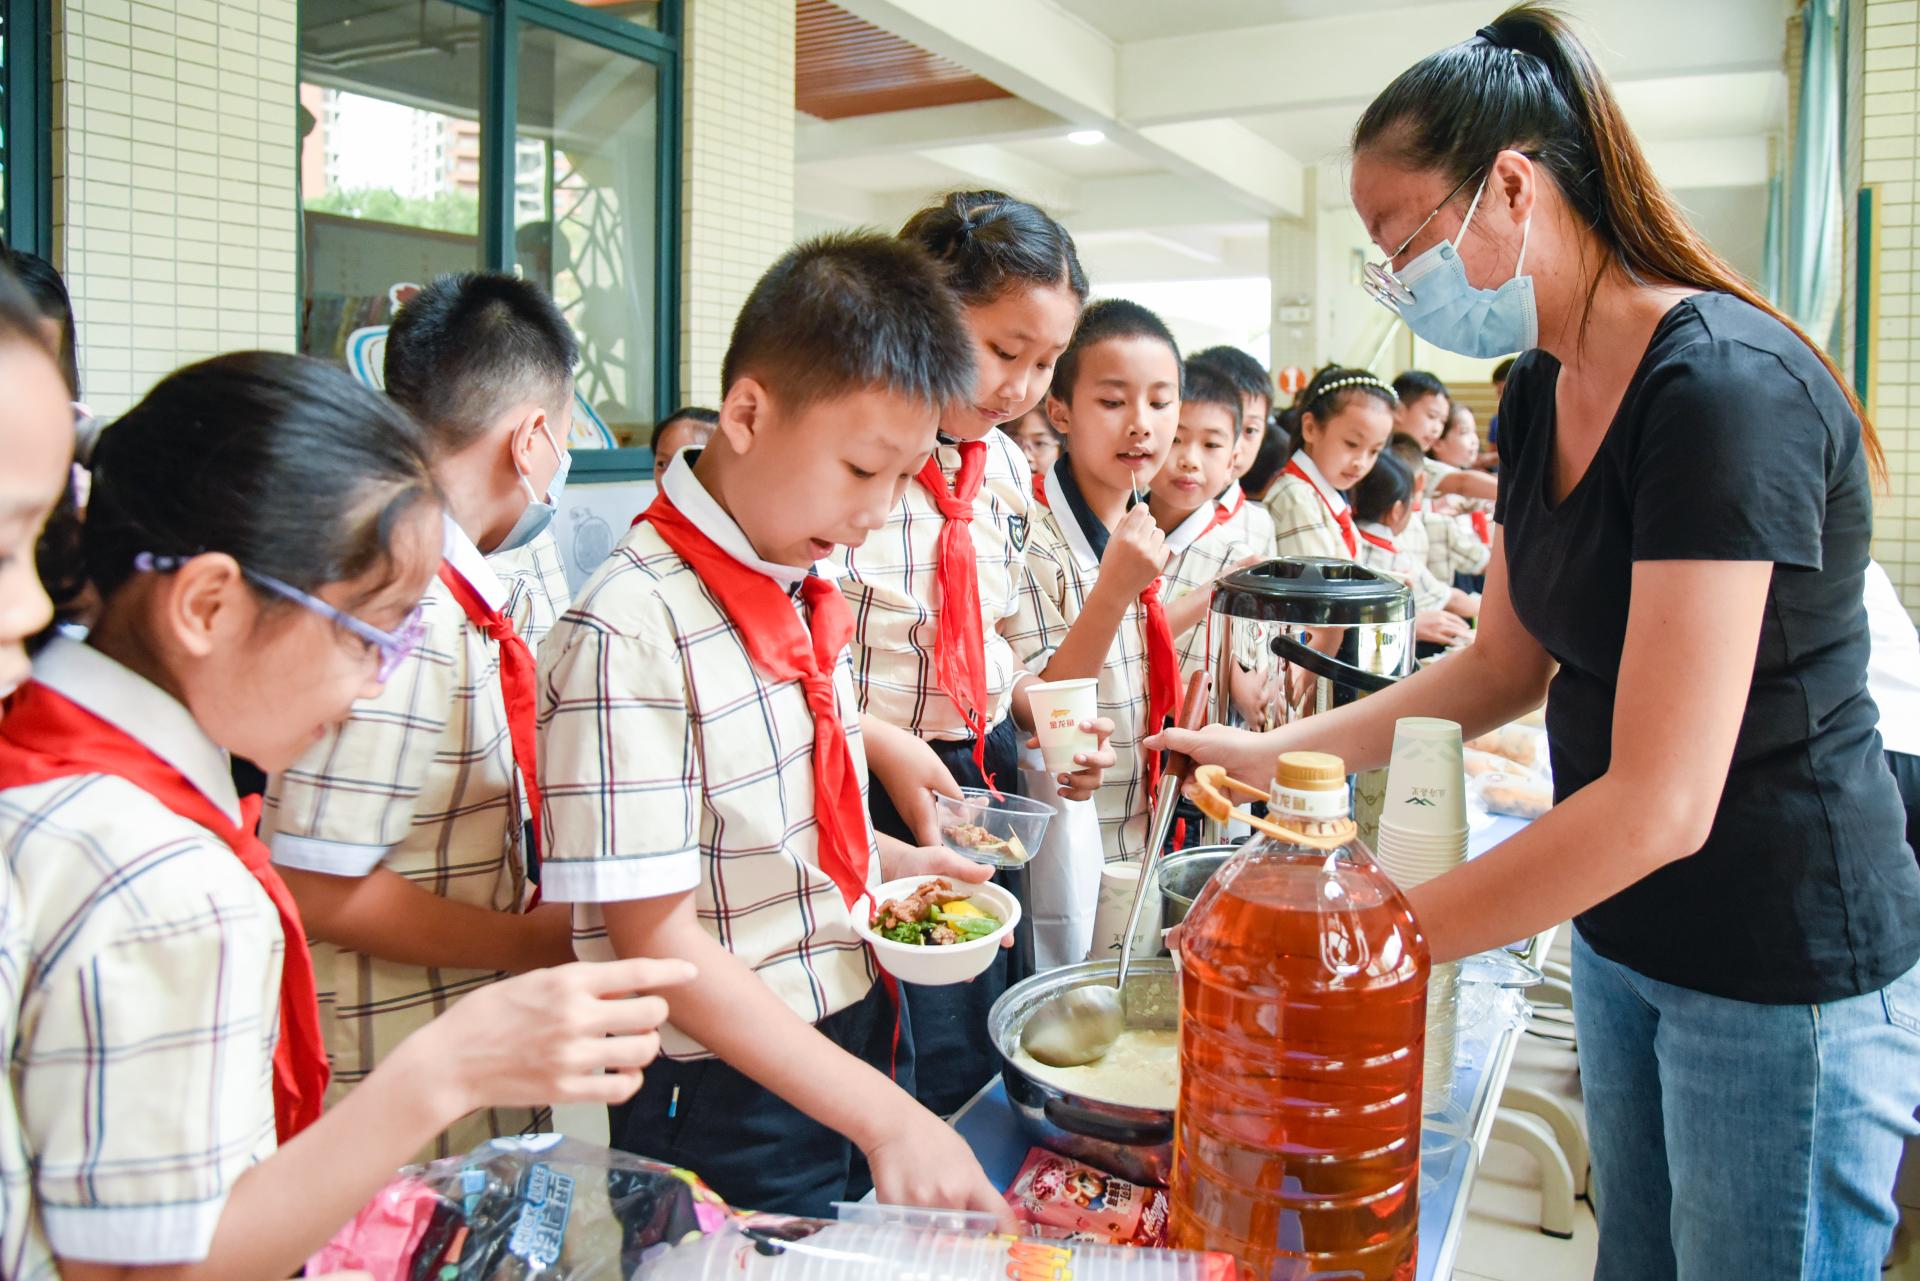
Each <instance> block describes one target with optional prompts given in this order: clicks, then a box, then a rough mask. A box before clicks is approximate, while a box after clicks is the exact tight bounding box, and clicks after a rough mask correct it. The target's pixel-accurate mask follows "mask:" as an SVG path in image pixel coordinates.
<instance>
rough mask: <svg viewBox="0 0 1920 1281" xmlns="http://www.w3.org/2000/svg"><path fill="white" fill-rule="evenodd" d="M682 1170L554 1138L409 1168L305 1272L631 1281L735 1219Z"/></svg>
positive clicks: (509, 1142)
mask: <svg viewBox="0 0 1920 1281" xmlns="http://www.w3.org/2000/svg"><path fill="white" fill-rule="evenodd" d="M727 1218H728V1214H727V1209H726V1206H725V1204H724V1203H723V1202H722V1201H721V1200H720V1198H719V1197H717V1196H715V1195H714V1194H713V1193H712V1191H710V1190H709V1189H708V1188H707V1187H706V1185H705V1184H703V1183H701V1182H700V1180H699V1179H698V1178H697V1177H695V1176H694V1175H692V1174H690V1173H688V1172H687V1171H685V1170H679V1169H675V1168H674V1167H672V1166H667V1165H662V1164H660V1163H659V1162H656V1161H648V1160H646V1159H644V1158H642V1157H636V1156H629V1155H628V1154H627V1153H625V1152H614V1151H612V1150H610V1149H607V1148H603V1147H597V1146H595V1145H592V1144H587V1143H580V1142H577V1141H575V1140H573V1139H564V1138H562V1137H561V1136H559V1135H557V1134H536V1135H529V1136H526V1137H524V1138H505V1139H495V1140H493V1141H492V1142H490V1143H485V1144H482V1145H481V1146H480V1147H477V1148H475V1149H474V1150H473V1151H472V1152H470V1153H468V1154H467V1155H466V1156H463V1157H448V1158H447V1159H445V1160H442V1161H435V1162H433V1163H432V1164H431V1165H427V1166H410V1167H408V1168H407V1169H406V1170H403V1171H402V1172H401V1174H400V1177H399V1178H398V1179H397V1180H395V1182H394V1183H392V1184H390V1185H389V1186H388V1187H387V1188H386V1189H383V1190H382V1191H381V1192H380V1193H379V1194H378V1195H376V1196H375V1198H374V1200H373V1201H372V1202H371V1203H370V1204H369V1205H368V1207H367V1208H366V1209H364V1210H362V1211H361V1213H360V1214H359V1215H358V1216H356V1217H355V1219H354V1221H353V1222H352V1223H349V1224H348V1225H347V1226H346V1227H344V1228H342V1229H341V1230H340V1231H339V1232H338V1233H336V1234H335V1235H334V1238H333V1240H332V1241H330V1242H328V1243H327V1245H326V1246H325V1247H324V1248H323V1249H322V1250H321V1252H320V1253H319V1254H316V1255H315V1256H314V1258H313V1260H312V1261H311V1262H310V1263H309V1264H308V1271H309V1272H310V1273H311V1272H314V1271H316V1270H317V1269H319V1268H333V1269H338V1268H341V1267H356V1268H362V1269H365V1270H366V1271H368V1272H370V1273H372V1274H373V1276H374V1277H375V1281H535V1279H536V1278H538V1279H540V1281H624V1279H625V1278H627V1277H629V1276H631V1275H632V1273H633V1270H634V1268H635V1267H636V1266H637V1265H638V1263H639V1262H640V1259H641V1258H642V1256H643V1255H645V1254H646V1253H647V1252H649V1251H651V1250H655V1249H658V1248H660V1247H663V1246H672V1245H675V1244H678V1243H681V1242H684V1241H686V1240H688V1239H690V1238H697V1237H699V1236H701V1235H702V1234H703V1233H711V1232H717V1231H719V1230H720V1228H721V1226H722V1225H723V1224H724V1223H725V1222H726V1221H727Z"/></svg>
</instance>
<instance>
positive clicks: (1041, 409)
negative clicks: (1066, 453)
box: [1007, 396, 1067, 448]
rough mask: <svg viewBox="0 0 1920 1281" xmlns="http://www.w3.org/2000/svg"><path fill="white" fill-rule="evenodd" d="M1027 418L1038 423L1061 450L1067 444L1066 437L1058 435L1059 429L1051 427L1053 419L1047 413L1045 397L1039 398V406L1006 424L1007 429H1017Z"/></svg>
mask: <svg viewBox="0 0 1920 1281" xmlns="http://www.w3.org/2000/svg"><path fill="white" fill-rule="evenodd" d="M1029 418H1031V419H1033V420H1034V421H1036V422H1038V423H1039V424H1040V425H1041V426H1042V427H1044V428H1046V429H1047V435H1049V436H1051V437H1052V438H1053V443H1054V444H1056V445H1059V446H1060V447H1062V448H1065V447H1066V443H1067V441H1066V437H1064V436H1062V435H1061V434H1060V429H1059V428H1058V427H1055V426H1054V425H1053V419H1052V417H1051V416H1050V415H1048V413H1047V398H1046V397H1045V396H1042V397H1041V398H1040V403H1039V404H1037V405H1035V406H1034V407H1033V408H1032V409H1029V410H1028V411H1027V412H1026V413H1024V414H1022V415H1020V416H1019V417H1018V418H1016V419H1014V420H1013V421H1012V422H1010V423H1008V424H1007V426H1008V427H1009V428H1013V427H1018V426H1019V425H1020V424H1021V423H1023V422H1026V421H1027V420H1028V419H1029Z"/></svg>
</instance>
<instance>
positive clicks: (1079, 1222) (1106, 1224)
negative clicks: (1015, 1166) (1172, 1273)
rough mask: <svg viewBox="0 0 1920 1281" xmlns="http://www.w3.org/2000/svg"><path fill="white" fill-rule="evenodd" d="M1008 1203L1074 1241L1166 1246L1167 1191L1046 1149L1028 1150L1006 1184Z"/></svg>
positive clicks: (1026, 1217) (1027, 1218) (1028, 1219)
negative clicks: (1007, 1184) (1061, 1231)
mask: <svg viewBox="0 0 1920 1281" xmlns="http://www.w3.org/2000/svg"><path fill="white" fill-rule="evenodd" d="M1007 1204H1008V1205H1010V1206H1012V1207H1013V1212H1014V1214H1015V1215H1017V1216H1018V1217H1019V1218H1020V1219H1022V1220H1023V1221H1025V1222H1027V1223H1036V1224H1040V1225H1042V1226H1045V1227H1051V1228H1062V1229H1065V1230H1066V1231H1067V1232H1068V1233H1070V1234H1071V1235H1072V1238H1073V1239H1076V1240H1085V1241H1104V1242H1107V1243H1108V1244H1110V1245H1150V1246H1164V1245H1166V1243H1167V1194H1166V1192H1165V1191H1164V1190H1162V1189H1160V1188H1148V1187H1142V1186H1140V1185H1139V1184H1137V1183H1129V1182H1127V1181H1126V1180H1125V1179H1122V1178H1119V1177H1117V1176H1115V1175H1111V1174H1108V1173H1106V1172H1105V1171H1104V1170H1096V1169H1094V1168H1093V1167H1092V1166H1090V1165H1082V1164H1080V1162H1078V1161H1074V1160H1070V1159H1068V1158H1067V1157H1064V1156H1060V1155H1058V1154H1056V1153H1053V1152H1048V1151H1047V1150H1045V1149H1044V1148H1034V1149H1033V1150H1031V1151H1030V1152H1028V1153H1027V1161H1026V1164H1025V1165H1022V1166H1021V1167H1020V1173H1019V1174H1017V1175H1016V1176H1014V1180H1013V1184H1012V1185H1011V1186H1010V1187H1008V1188H1007Z"/></svg>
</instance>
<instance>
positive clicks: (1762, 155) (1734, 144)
mask: <svg viewBox="0 0 1920 1281" xmlns="http://www.w3.org/2000/svg"><path fill="white" fill-rule="evenodd" d="M1769 141H1770V139H1768V138H1767V137H1765V136H1764V135H1759V134H1755V135H1752V136H1750V137H1744V138H1675V139H1671V140H1668V141H1662V142H1648V143H1644V144H1642V146H1643V149H1644V150H1645V151H1646V154H1647V163H1648V164H1650V165H1652V166H1653V173H1654V176H1655V177H1657V178H1658V179H1660V182H1661V184H1662V185H1663V186H1665V187H1666V188H1667V189H1668V190H1669V191H1674V190H1682V189H1685V188H1688V187H1761V188H1764V187H1765V186H1766V185H1767V180H1768V179H1769V178H1771V177H1772V176H1773V173H1772V160H1771V158H1770V156H1769V152H1768V143H1769ZM1759 198H1760V199H1761V200H1763V201H1764V199H1765V197H1764V196H1762V197H1759ZM1682 203H1683V204H1684V203H1685V202H1684V201H1682Z"/></svg>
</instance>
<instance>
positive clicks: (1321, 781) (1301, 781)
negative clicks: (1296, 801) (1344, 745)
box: [1273, 752, 1347, 792]
mask: <svg viewBox="0 0 1920 1281" xmlns="http://www.w3.org/2000/svg"><path fill="white" fill-rule="evenodd" d="M1273 781H1274V783H1275V784H1277V785H1278V786H1280V787H1282V788H1285V789H1287V790H1289V791H1300V792H1331V791H1334V790H1336V789H1345V787H1346V785H1347V766H1346V762H1345V761H1342V760H1341V759H1340V758H1339V757H1338V756H1333V755H1329V754H1328V753H1326V752H1282V753H1281V754H1280V759H1279V760H1278V761H1276V762H1274V766H1273Z"/></svg>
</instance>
